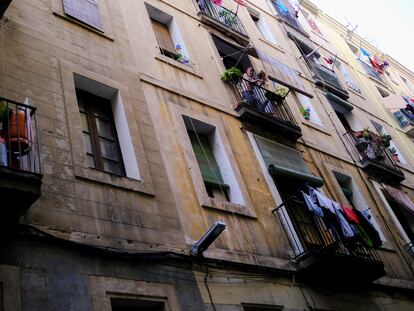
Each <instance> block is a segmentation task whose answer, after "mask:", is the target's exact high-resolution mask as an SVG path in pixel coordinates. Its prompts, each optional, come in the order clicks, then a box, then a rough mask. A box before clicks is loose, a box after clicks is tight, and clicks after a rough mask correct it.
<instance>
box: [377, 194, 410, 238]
mask: <svg viewBox="0 0 414 311" xmlns="http://www.w3.org/2000/svg"><path fill="white" fill-rule="evenodd" d="M383 193H384V195H385V198H386V199H387V202H388V204H389V205H390V207H391V209H392V211H393V212H394V214H395V216H396V217H397V219H398V221H399V222H400V224H401V226H402V227H403V229H404V231H405V233H406V234H407V236H408V238H409V239H410V241H414V216H413V215H412V214H411V213H409V212H408V211H406V209H405V208H404V207H402V206H401V205H400V204H399V203H398V202H397V201H396V200H394V198H392V197H391V196H390V195H388V193H387V192H386V191H383Z"/></svg>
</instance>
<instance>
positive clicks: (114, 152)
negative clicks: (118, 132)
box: [99, 138, 120, 161]
mask: <svg viewBox="0 0 414 311" xmlns="http://www.w3.org/2000/svg"><path fill="white" fill-rule="evenodd" d="M99 145H100V147H101V153H102V157H103V158H107V159H111V160H114V161H120V156H119V153H118V148H117V145H116V143H115V142H112V141H109V140H106V139H104V138H100V139H99Z"/></svg>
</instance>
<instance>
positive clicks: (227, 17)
mask: <svg viewBox="0 0 414 311" xmlns="http://www.w3.org/2000/svg"><path fill="white" fill-rule="evenodd" d="M219 16H220V17H221V18H223V19H224V23H225V24H226V25H227V26H229V27H232V26H233V25H234V24H235V23H236V22H237V16H236V15H235V14H234V13H233V12H230V11H227V10H222V11H220V12H219Z"/></svg>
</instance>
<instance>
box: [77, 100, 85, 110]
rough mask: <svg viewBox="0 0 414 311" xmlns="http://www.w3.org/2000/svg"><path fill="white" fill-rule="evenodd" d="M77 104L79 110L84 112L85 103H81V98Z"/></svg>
mask: <svg viewBox="0 0 414 311" xmlns="http://www.w3.org/2000/svg"><path fill="white" fill-rule="evenodd" d="M78 106H79V111H80V112H85V105H84V104H83V101H82V100H78Z"/></svg>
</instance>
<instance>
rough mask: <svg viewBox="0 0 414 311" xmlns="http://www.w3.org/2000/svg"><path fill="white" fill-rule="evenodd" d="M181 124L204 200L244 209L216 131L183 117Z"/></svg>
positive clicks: (205, 124) (235, 181)
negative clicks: (214, 200) (198, 176)
mask: <svg viewBox="0 0 414 311" xmlns="http://www.w3.org/2000/svg"><path fill="white" fill-rule="evenodd" d="M184 123H185V125H186V128H187V133H188V136H189V139H190V142H191V146H192V148H193V151H194V155H195V157H196V160H197V164H198V167H199V169H200V173H201V177H202V178H203V182H204V186H205V189H206V192H207V194H208V196H209V197H210V198H214V199H216V200H217V201H227V202H232V203H236V204H242V205H244V204H245V201H244V199H243V196H242V194H241V189H240V187H239V184H238V182H237V179H236V176H235V174H234V171H233V169H232V167H231V163H230V160H229V157H228V156H227V154H226V151H225V150H224V146H223V143H222V140H221V138H220V135H219V133H218V130H217V129H216V128H215V127H214V126H212V125H210V124H207V123H204V122H201V121H198V120H195V119H193V118H190V117H186V116H184Z"/></svg>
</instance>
